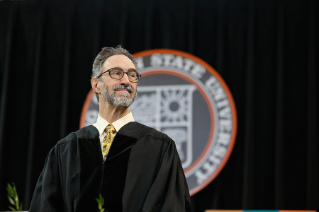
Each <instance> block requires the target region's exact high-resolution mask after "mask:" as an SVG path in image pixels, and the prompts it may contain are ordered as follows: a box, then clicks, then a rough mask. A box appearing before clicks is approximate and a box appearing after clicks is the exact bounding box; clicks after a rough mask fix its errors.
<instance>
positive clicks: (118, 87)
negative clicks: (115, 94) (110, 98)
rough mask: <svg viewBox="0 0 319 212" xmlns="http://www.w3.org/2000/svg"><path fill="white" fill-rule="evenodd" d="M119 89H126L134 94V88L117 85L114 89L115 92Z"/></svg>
mask: <svg viewBox="0 0 319 212" xmlns="http://www.w3.org/2000/svg"><path fill="white" fill-rule="evenodd" d="M117 89H126V90H128V91H129V92H130V93H133V88H132V87H131V86H129V85H128V86H125V85H116V86H114V88H113V91H116V90H117Z"/></svg>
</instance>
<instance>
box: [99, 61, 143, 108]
mask: <svg viewBox="0 0 319 212" xmlns="http://www.w3.org/2000/svg"><path fill="white" fill-rule="evenodd" d="M114 67H120V68H122V69H123V70H124V72H127V70H128V69H130V68H134V69H135V65H134V63H133V62H132V61H131V60H130V59H129V58H128V57H126V56H125V55H113V56H111V57H109V58H108V59H107V60H106V61H105V62H104V63H103V66H102V73H103V72H105V71H106V70H108V69H110V68H114ZM100 80H101V82H100V83H101V87H100V88H101V96H102V98H103V100H104V101H106V102H108V103H109V104H111V105H113V106H115V107H126V108H127V107H129V106H130V105H131V104H132V103H133V102H134V100H135V97H136V87H137V83H133V82H130V81H129V80H128V76H127V75H126V74H124V76H123V77H122V78H121V79H119V80H118V79H112V78H111V77H110V75H109V72H107V73H105V74H103V75H102V76H101V78H100Z"/></svg>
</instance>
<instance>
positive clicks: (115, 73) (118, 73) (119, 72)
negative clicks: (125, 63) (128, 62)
mask: <svg viewBox="0 0 319 212" xmlns="http://www.w3.org/2000/svg"><path fill="white" fill-rule="evenodd" d="M123 75H124V71H123V69H121V68H119V67H115V68H112V69H111V70H110V76H111V77H112V78H113V79H121V78H122V77H123ZM127 76H128V79H129V80H130V81H131V82H137V81H138V80H139V75H138V73H137V71H136V70H135V69H129V70H128V71H127Z"/></svg>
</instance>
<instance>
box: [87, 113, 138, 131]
mask: <svg viewBox="0 0 319 212" xmlns="http://www.w3.org/2000/svg"><path fill="white" fill-rule="evenodd" d="M133 121H134V118H133V114H132V113H131V111H130V112H129V113H128V114H127V115H126V116H123V117H122V118H120V119H118V120H116V121H115V122H113V123H112V124H113V126H114V128H115V130H116V132H118V131H119V130H120V129H121V128H122V127H123V126H124V125H125V124H127V123H129V122H133ZM108 124H110V123H109V122H108V121H106V120H105V119H104V118H102V116H100V114H99V115H98V117H97V120H96V123H95V124H93V126H94V127H96V128H97V130H98V131H99V134H100V135H101V134H102V133H103V131H104V129H105V127H106V126H107V125H108Z"/></svg>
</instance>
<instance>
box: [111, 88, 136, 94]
mask: <svg viewBox="0 0 319 212" xmlns="http://www.w3.org/2000/svg"><path fill="white" fill-rule="evenodd" d="M115 91H126V92H128V93H132V91H130V90H128V89H123V88H119V89H115Z"/></svg>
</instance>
